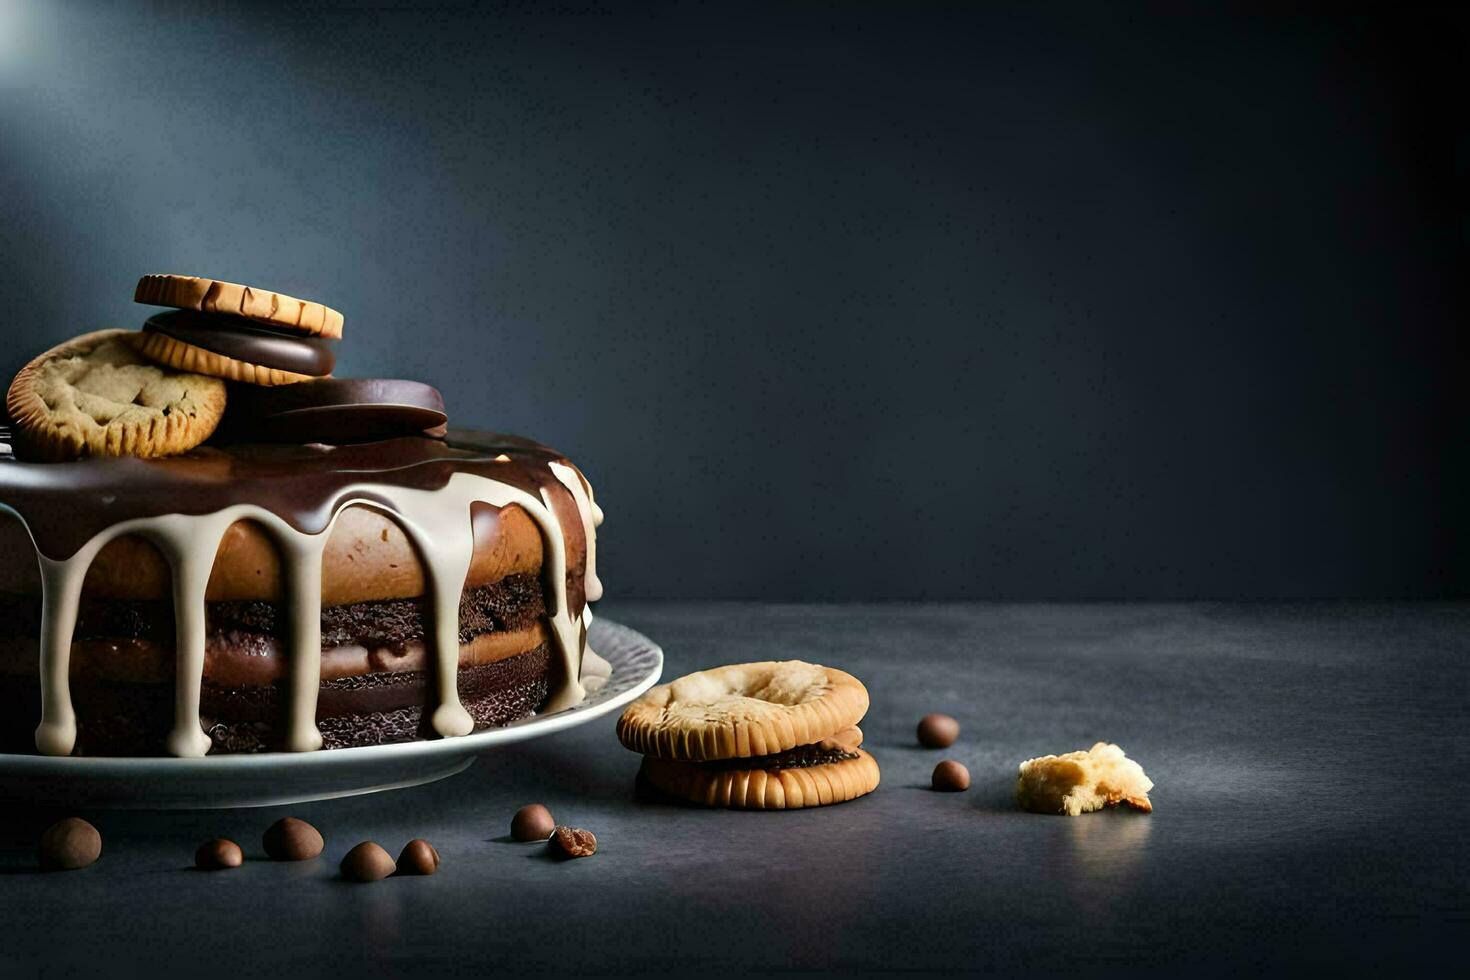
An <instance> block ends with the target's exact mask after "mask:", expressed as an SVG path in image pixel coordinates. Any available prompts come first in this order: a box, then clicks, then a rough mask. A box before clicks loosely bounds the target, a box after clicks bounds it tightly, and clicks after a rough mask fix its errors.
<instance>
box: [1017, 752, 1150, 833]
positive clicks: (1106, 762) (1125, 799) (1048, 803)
mask: <svg viewBox="0 0 1470 980" xmlns="http://www.w3.org/2000/svg"><path fill="white" fill-rule="evenodd" d="M1153 788H1154V784H1153V780H1151V779H1149V778H1148V776H1146V775H1144V772H1143V767H1142V766H1140V765H1139V764H1138V763H1136V762H1134V761H1133V760H1132V759H1130V758H1128V756H1127V755H1125V754H1124V753H1123V750H1122V749H1120V748H1118V746H1116V745H1113V744H1111V743H1109V742H1098V743H1097V744H1096V745H1094V746H1093V747H1092V748H1090V749H1088V750H1087V751H1086V752H1082V751H1077V752H1068V753H1067V754H1066V755H1044V756H1041V757H1040V758H1038V759H1027V760H1026V761H1025V762H1023V763H1021V768H1020V775H1019V776H1018V777H1017V779H1016V802H1018V803H1019V804H1020V805H1021V809H1023V810H1030V811H1031V812H1032V813H1065V814H1066V815H1067V816H1069V817H1075V816H1078V815H1080V814H1083V813H1089V812H1091V811H1093V810H1101V809H1102V808H1103V807H1105V806H1117V805H1118V804H1119V803H1126V804H1128V805H1129V806H1131V807H1134V808H1135V809H1138V810H1142V811H1143V812H1144V813H1152V812H1153V809H1154V807H1153V804H1152V803H1150V802H1149V799H1148V791H1149V790H1151V789H1153Z"/></svg>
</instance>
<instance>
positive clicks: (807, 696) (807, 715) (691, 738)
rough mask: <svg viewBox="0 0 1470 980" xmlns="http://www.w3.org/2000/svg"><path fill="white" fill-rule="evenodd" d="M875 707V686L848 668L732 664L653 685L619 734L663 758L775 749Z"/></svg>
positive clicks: (846, 723)
mask: <svg viewBox="0 0 1470 980" xmlns="http://www.w3.org/2000/svg"><path fill="white" fill-rule="evenodd" d="M867 710H868V690H867V688H865V687H863V685H862V682H861V681H859V680H858V679H857V678H856V677H853V676H852V675H851V674H849V673H846V672H845V671H841V670H836V669H834V668H832V667H822V666H820V665H817V664H809V663H804V662H803V661H800V660H783V661H765V662H762V663H753V664H732V665H730V666H728V667H716V668H714V669H712V670H701V671H699V672H697V673H694V674H688V675H686V676H684V677H681V678H679V679H678V680H676V681H673V682H671V683H668V684H660V685H658V686H657V687H655V688H652V689H651V690H650V691H649V692H648V693H647V694H645V695H643V697H641V698H639V699H638V700H637V701H634V702H633V703H632V704H630V705H628V707H627V710H625V711H624V712H623V716H622V717H621V718H620V719H618V739H619V740H620V741H622V743H623V744H624V745H625V746H627V747H628V748H630V749H632V750H633V751H634V752H642V753H643V754H644V755H652V756H658V757H659V758H663V759H685V760H692V761H696V762H699V761H708V760H714V759H733V758H745V757H750V756H764V755H773V754H775V753H777V752H784V751H785V750H787V749H791V748H795V747H796V746H798V745H810V744H811V743H813V742H818V741H821V740H822V739H823V738H826V737H827V736H829V735H835V734H836V733H838V732H841V731H843V730H844V729H847V728H850V727H852V726H853V725H855V724H857V722H858V721H860V720H861V719H862V717H863V715H864V714H865V713H866V712H867Z"/></svg>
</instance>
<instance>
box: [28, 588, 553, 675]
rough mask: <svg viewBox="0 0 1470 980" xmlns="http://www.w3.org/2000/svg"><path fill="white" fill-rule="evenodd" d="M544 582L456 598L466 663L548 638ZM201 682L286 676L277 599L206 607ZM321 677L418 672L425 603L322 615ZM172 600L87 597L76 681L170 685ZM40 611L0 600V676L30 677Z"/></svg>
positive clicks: (283, 615)
mask: <svg viewBox="0 0 1470 980" xmlns="http://www.w3.org/2000/svg"><path fill="white" fill-rule="evenodd" d="M545 612H546V609H545V603H544V601H543V599H542V594H541V585H540V582H539V581H538V580H537V579H536V578H535V577H533V576H530V575H512V576H510V577H508V578H505V579H502V580H501V581H499V582H496V583H494V584H491V585H482V586H478V587H475V588H469V589H466V590H465V591H464V592H463V593H462V594H461V596H460V607H459V640H460V664H461V666H468V665H475V664H487V663H493V662H494V661H497V660H504V659H505V658H507V657H511V656H514V655H516V654H519V653H524V652H525V651H527V650H530V649H532V648H534V647H536V646H538V645H540V644H542V643H544V642H545V641H546V626H545V623H544V616H545ZM205 615H206V620H207V625H206V638H205V655H204V679H205V681H206V682H208V683H216V684H231V685H251V684H269V683H272V682H273V681H276V680H279V679H281V678H283V677H285V676H286V675H287V669H288V654H287V653H286V650H285V645H286V643H285V639H284V637H285V635H286V632H287V630H288V629H289V624H288V622H287V621H286V620H287V615H288V614H287V612H286V610H284V609H283V608H282V604H281V603H279V602H265V601H258V600H257V601H250V602H210V603H206V605H205ZM321 623H322V678H323V679H324V680H333V679H336V678H342V677H352V676H357V675H361V674H368V673H373V672H377V671H396V672H402V671H412V670H422V669H424V667H425V664H426V662H427V658H426V654H425V649H424V636H425V631H426V626H427V622H426V615H425V610H424V604H423V602H422V600H418V599H397V600H386V601H380V602H359V603H353V604H351V605H346V606H331V607H328V608H325V609H323V610H322V617H321ZM173 628H174V618H173V604H172V603H171V602H168V601H165V600H116V599H89V600H86V601H85V602H84V603H83V605H82V608H81V610H80V611H79V615H78V617H77V625H76V629H75V631H74V632H73V634H72V636H73V639H72V653H71V671H70V673H71V676H72V677H73V678H74V679H77V680H87V679H90V680H98V681H101V680H106V681H117V682H141V683H171V682H172V680H173V677H174V670H175V665H174V648H173ZM39 629H40V608H39V603H38V602H37V600H36V598H35V597H34V596H17V595H13V594H0V675H6V674H8V675H34V674H35V670H36V636H37V635H38V632H39Z"/></svg>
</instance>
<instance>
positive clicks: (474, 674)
mask: <svg viewBox="0 0 1470 980" xmlns="http://www.w3.org/2000/svg"><path fill="white" fill-rule="evenodd" d="M463 662H464V655H463V648H461V663H463ZM550 663H551V656H550V652H549V650H548V648H547V646H546V644H544V643H543V644H539V645H537V646H535V647H533V648H532V649H530V650H528V651H526V652H524V653H520V654H517V655H515V656H512V657H508V658H505V659H502V660H497V661H495V662H493V663H488V664H474V665H470V666H461V668H460V670H459V674H458V687H459V699H460V702H461V703H462V704H463V705H464V707H465V708H466V710H468V711H469V713H470V716H471V718H473V719H474V722H475V727H476V728H477V729H482V728H488V727H496V726H500V725H507V724H509V723H510V722H513V721H516V720H518V719H520V718H524V717H527V716H528V715H530V714H532V713H533V712H534V711H535V710H536V709H537V708H539V707H540V706H541V704H542V703H543V702H544V701H545V700H546V696H547V692H548V690H549V680H550V677H549V673H550ZM428 677H429V674H428V673H427V672H425V671H421V670H412V671H395V672H382V673H375V674H368V675H365V676H354V677H346V678H339V679H337V680H331V681H324V682H323V683H322V685H321V688H320V691H319V692H318V698H317V712H316V720H317V727H318V728H319V730H320V731H321V734H322V741H323V747H325V748H344V747H348V746H354V745H378V744H383V743H387V742H402V741H409V740H412V739H415V738H422V737H424V736H425V733H424V732H423V731H422V720H423V705H424V704H425V703H426V702H427V701H428V699H429V698H430V694H431V692H430V690H429V687H428V683H427V679H428ZM38 694H39V692H38V691H37V689H36V685H35V683H34V681H29V680H28V681H25V682H20V681H19V680H18V679H12V682H10V683H6V684H3V685H0V751H5V752H30V751H32V740H33V737H34V730H35V725H36V720H37V704H38V701H37V699H38ZM72 696H73V700H74V703H75V705H76V712H77V745H76V754H78V755H111V756H119V755H158V754H160V753H161V752H162V751H163V744H164V738H165V736H166V734H167V732H168V730H169V727H170V725H171V723H172V718H173V710H174V690H173V686H172V685H171V684H136V683H122V684H117V683H88V682H82V683H78V684H75V685H74V686H73V692H72ZM286 697H287V695H286V688H285V684H284V683H275V684H266V685H263V686H246V687H231V686H228V685H220V684H213V683H205V684H204V686H203V687H202V688H201V691H200V712H199V714H200V724H201V726H202V727H203V729H204V730H205V731H206V732H208V734H209V737H210V742H211V748H210V752H212V753H235V752H258V751H266V750H279V749H280V748H281V741H282V732H283V727H284V726H283V721H282V716H283V713H284V704H285V700H286Z"/></svg>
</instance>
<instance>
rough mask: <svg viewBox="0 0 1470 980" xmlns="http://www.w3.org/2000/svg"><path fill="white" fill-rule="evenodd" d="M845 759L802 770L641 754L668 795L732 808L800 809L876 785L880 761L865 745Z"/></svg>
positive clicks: (653, 781) (648, 773) (650, 778)
mask: <svg viewBox="0 0 1470 980" xmlns="http://www.w3.org/2000/svg"><path fill="white" fill-rule="evenodd" d="M856 751H857V758H856V759H842V760H839V761H837V762H828V763H826V764H824V765H820V766H806V767H803V768H799V769H725V770H716V769H709V768H706V767H704V766H701V765H700V764H699V763H697V762H678V761H674V760H672V759H656V758H653V757H649V756H646V757H644V759H643V766H642V775H643V778H644V779H645V780H647V782H648V784H649V785H650V786H652V787H653V788H654V789H656V790H658V791H659V792H661V793H664V794H665V795H667V796H671V797H675V798H677V799H680V800H684V801H686V802H689V803H696V804H699V805H700V806H707V807H723V808H726V809H730V810H796V809H801V808H803V807H812V806H832V805H833V804H837V803H846V802H847V801H848V800H855V799H857V798H858V797H860V796H866V795H867V794H869V793H871V792H872V791H873V790H875V789H877V788H878V782H879V779H880V774H879V771H878V761H877V760H876V759H874V758H873V757H872V756H871V755H869V754H868V753H866V752H864V751H863V750H862V749H857V750H856Z"/></svg>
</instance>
